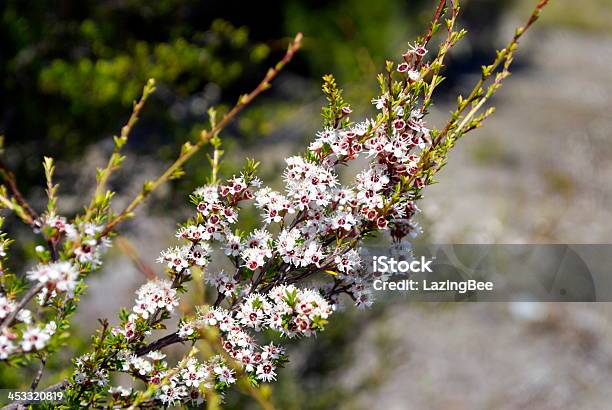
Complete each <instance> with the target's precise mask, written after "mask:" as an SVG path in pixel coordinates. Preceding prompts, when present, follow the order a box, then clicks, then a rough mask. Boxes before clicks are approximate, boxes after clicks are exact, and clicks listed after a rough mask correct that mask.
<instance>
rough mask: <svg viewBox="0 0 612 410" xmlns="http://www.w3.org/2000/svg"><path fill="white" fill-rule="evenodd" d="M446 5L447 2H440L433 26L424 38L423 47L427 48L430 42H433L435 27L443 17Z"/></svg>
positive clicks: (444, 0) (443, 0) (432, 21)
mask: <svg viewBox="0 0 612 410" xmlns="http://www.w3.org/2000/svg"><path fill="white" fill-rule="evenodd" d="M445 5H446V0H440V2H439V3H438V7H437V8H436V11H435V12H434V15H433V18H432V19H431V25H430V26H429V30H428V31H427V34H426V35H425V37H424V38H423V47H425V46H426V45H427V44H428V43H429V40H431V37H432V36H433V30H434V26H435V24H436V23H437V22H438V20H440V17H442V12H443V11H444V6H445Z"/></svg>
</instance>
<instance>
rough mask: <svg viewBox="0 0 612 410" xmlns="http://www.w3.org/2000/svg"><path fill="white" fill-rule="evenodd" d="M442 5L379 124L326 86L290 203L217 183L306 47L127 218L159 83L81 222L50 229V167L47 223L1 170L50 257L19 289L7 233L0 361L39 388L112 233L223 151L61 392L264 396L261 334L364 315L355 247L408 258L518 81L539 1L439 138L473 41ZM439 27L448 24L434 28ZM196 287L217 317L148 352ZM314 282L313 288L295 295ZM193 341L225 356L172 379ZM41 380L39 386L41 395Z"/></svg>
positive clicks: (122, 401)
mask: <svg viewBox="0 0 612 410" xmlns="http://www.w3.org/2000/svg"><path fill="white" fill-rule="evenodd" d="M445 3H446V2H445V1H440V3H439V6H438V8H437V11H436V13H435V15H434V19H433V21H432V23H431V26H430V28H429V30H428V32H427V34H426V35H425V36H423V37H421V38H420V39H419V42H418V43H415V44H413V45H410V46H409V49H408V50H407V51H406V52H405V53H404V54H403V55H402V60H401V62H400V63H399V64H396V63H393V62H391V61H388V62H387V63H386V65H385V71H386V72H385V73H383V74H382V75H380V76H379V85H380V92H379V93H378V97H376V98H374V99H373V100H372V103H373V104H374V106H375V107H376V109H377V110H378V113H377V115H376V116H375V117H373V118H370V119H365V120H364V121H361V122H357V123H355V122H352V121H351V118H350V117H349V116H350V114H351V113H352V110H351V108H350V105H349V104H347V103H346V102H345V101H344V100H343V97H342V90H340V89H339V88H338V87H337V85H336V82H335V80H334V79H333V77H332V76H331V75H327V76H325V77H324V84H323V91H324V93H325V96H326V98H327V101H328V103H329V104H328V105H327V106H326V107H324V108H323V112H322V114H323V118H324V121H323V126H322V128H321V130H320V131H319V132H318V133H317V134H316V137H315V139H314V141H313V142H312V143H311V144H310V145H309V146H308V149H307V150H306V152H305V153H304V154H303V155H297V156H292V157H289V158H287V159H286V167H285V169H284V171H283V173H282V180H283V182H284V188H283V189H279V190H277V191H275V190H272V189H271V188H270V187H266V186H262V183H261V181H260V180H259V179H258V178H257V177H256V176H255V173H256V168H257V163H255V162H254V161H251V160H248V161H247V163H246V165H245V167H244V169H243V170H242V171H241V172H240V173H239V174H238V175H234V176H233V177H231V178H229V179H227V180H225V181H223V180H222V179H221V178H220V177H219V171H220V168H219V159H220V157H221V155H222V153H223V151H222V150H221V149H220V148H221V139H220V137H219V132H220V131H221V130H222V128H223V127H224V126H225V125H226V124H227V123H229V122H230V120H231V119H232V118H233V117H234V116H235V115H236V114H237V113H238V112H239V111H240V110H241V108H242V107H243V106H244V105H245V104H247V103H249V102H250V101H251V100H252V99H253V98H255V97H256V96H257V95H259V93H261V92H262V91H263V90H265V89H266V88H268V86H269V85H270V81H271V80H272V78H274V77H275V76H276V75H277V74H278V71H279V70H280V68H282V67H283V66H284V65H285V64H286V63H287V62H288V61H289V60H290V59H291V58H292V56H293V55H294V53H295V51H296V50H297V49H298V48H299V44H300V39H301V36H297V37H296V39H295V41H294V42H293V43H291V45H290V47H289V49H288V51H287V53H286V55H285V57H284V58H283V60H281V62H280V63H279V64H278V65H277V66H275V67H274V68H273V69H271V70H270V71H268V73H267V75H266V76H265V78H264V80H263V81H262V82H261V83H260V85H259V86H258V87H257V88H256V89H255V90H253V92H251V93H250V94H246V95H243V96H242V97H241V98H240V102H239V103H238V105H237V106H236V107H234V109H232V110H230V111H229V112H228V114H226V116H225V117H224V118H223V119H222V120H221V121H217V120H216V114H215V111H214V110H211V111H210V112H209V114H210V122H211V128H210V129H209V130H203V131H202V133H201V135H200V139H199V141H198V143H197V144H190V143H186V144H184V146H183V147H182V150H181V154H180V156H179V157H178V158H177V160H176V161H175V162H174V163H173V164H172V165H170V167H169V168H168V169H167V170H166V171H165V172H163V173H162V174H161V176H160V177H159V178H157V179H155V180H152V181H147V182H145V183H144V184H143V188H142V191H141V192H140V193H139V194H138V195H137V196H136V198H135V199H133V200H132V202H130V203H129V204H128V205H127V206H126V208H125V209H124V210H123V211H121V212H119V213H115V212H114V211H113V210H112V208H111V206H110V205H111V199H112V197H113V193H112V192H110V191H108V190H107V182H108V178H109V176H110V175H111V174H112V172H113V171H115V170H116V169H118V168H119V166H120V164H121V162H122V159H123V156H122V155H121V154H120V150H121V148H122V147H123V146H124V145H125V144H126V142H127V135H128V134H129V132H130V130H131V128H132V127H133V125H134V123H135V122H136V121H137V119H138V114H139V112H140V109H141V108H142V104H143V103H144V100H146V98H147V96H148V95H149V94H150V93H151V92H153V89H154V81H152V80H151V81H150V82H149V83H148V84H147V86H145V88H144V90H143V96H142V99H141V100H140V101H139V102H137V103H136V104H135V105H134V111H133V113H132V116H131V117H130V120H129V122H128V124H127V125H126V126H125V127H124V128H123V129H122V131H121V134H120V136H118V137H115V139H114V143H115V149H114V150H113V153H112V154H111V156H110V158H109V161H108V164H107V166H106V167H105V168H101V169H99V170H98V173H97V178H96V179H97V184H96V189H95V193H94V196H93V197H92V199H91V202H90V205H88V206H87V207H86V208H85V210H84V212H83V214H82V215H77V216H76V217H75V218H74V219H72V220H71V221H69V220H67V219H66V218H64V217H61V216H59V215H58V214H57V206H56V205H57V196H56V194H57V185H54V184H53V181H52V177H53V170H54V166H53V160H52V159H50V158H45V161H44V163H43V164H44V168H45V176H46V180H47V187H46V188H47V190H46V191H47V196H48V204H47V210H46V211H45V212H44V213H43V214H41V215H39V214H37V213H36V212H35V211H34V210H33V209H32V208H31V207H30V205H29V204H27V202H25V199H24V198H23V196H22V195H21V193H20V192H19V191H18V190H17V189H16V184H15V180H14V179H13V177H12V175H11V173H10V172H6V171H5V170H3V172H1V173H0V174H1V175H0V177H1V178H3V179H5V180H6V182H8V183H7V184H6V185H7V186H9V187H10V188H11V191H12V197H11V195H10V194H8V189H7V188H6V187H5V185H4V184H2V185H0V205H2V206H4V207H6V208H9V209H11V210H13V211H15V214H16V215H18V216H19V217H20V219H22V220H23V221H24V222H26V223H27V224H28V225H29V226H31V227H32V228H33V229H34V230H35V231H36V232H37V233H40V234H41V236H42V239H43V240H44V243H45V245H44V246H43V245H39V246H37V247H36V257H37V265H36V266H34V267H33V268H32V269H30V270H29V271H28V272H27V274H26V275H21V276H17V275H15V274H11V273H9V272H7V270H6V269H5V267H4V266H3V264H2V263H3V260H4V258H5V256H6V249H7V246H8V245H9V243H10V241H9V240H8V239H6V236H5V234H4V233H2V232H0V326H1V327H0V361H8V362H9V363H11V364H21V363H27V362H28V361H29V360H32V359H36V358H38V359H40V360H41V362H42V365H43V366H42V368H41V371H40V372H39V375H40V374H42V371H43V370H44V365H45V362H46V358H47V355H48V354H50V353H52V352H53V351H54V349H53V347H55V346H58V345H60V344H61V342H58V343H54V342H55V341H56V340H61V338H60V337H56V338H54V337H53V336H54V335H56V334H61V335H66V334H67V330H68V328H69V323H70V322H69V316H70V315H72V314H73V313H74V312H75V310H76V307H77V302H78V301H79V295H80V294H81V293H82V292H83V291H84V289H85V286H83V280H84V279H85V277H86V276H87V275H88V274H89V273H91V272H92V271H93V270H95V269H96V268H98V267H99V266H100V265H101V263H102V255H103V254H104V252H105V251H106V250H107V249H108V247H109V246H110V239H109V237H112V235H113V233H114V232H115V230H116V227H117V224H119V223H120V222H122V221H124V220H126V219H128V218H129V217H131V215H132V214H133V211H134V209H135V208H136V207H137V206H138V205H139V204H140V203H141V202H142V201H144V200H145V199H146V198H147V197H148V196H149V194H150V193H151V191H152V190H154V189H156V188H157V187H158V186H160V185H161V184H163V183H165V182H167V181H168V180H169V179H171V178H174V177H176V176H180V174H181V173H182V166H183V164H184V163H185V162H186V161H187V160H188V159H189V158H190V157H192V156H193V155H194V154H195V153H196V152H197V151H198V150H199V149H200V148H201V147H203V146H205V145H207V144H205V143H206V142H209V143H210V146H212V147H213V149H214V152H213V153H212V155H211V156H210V157H209V159H210V163H211V168H212V171H211V175H210V179H209V183H208V185H205V186H203V187H201V188H198V189H196V190H195V192H194V193H193V194H192V195H191V197H190V198H191V201H192V203H193V204H194V206H195V212H194V216H193V217H192V218H191V219H190V220H188V221H187V222H186V223H184V224H183V225H182V226H181V227H180V228H179V229H178V231H177V232H176V237H177V238H178V239H179V240H180V241H181V244H179V245H178V246H174V247H171V248H169V249H167V250H165V251H163V252H161V254H160V256H159V258H158V261H159V262H160V263H162V264H163V265H164V266H165V267H166V274H167V277H168V278H167V279H155V280H151V281H149V282H148V283H146V284H144V285H143V286H142V287H141V288H140V289H138V291H137V292H136V300H135V303H134V306H133V307H132V309H131V310H126V309H124V310H122V311H121V313H120V319H121V321H120V323H119V324H118V325H116V326H115V327H110V325H109V323H108V321H106V320H101V323H102V329H101V330H100V331H99V332H98V333H97V334H96V335H95V336H94V338H93V340H92V350H91V351H90V353H88V354H85V355H83V356H81V357H80V358H78V359H76V360H75V361H74V364H75V372H74V373H73V375H72V377H70V378H69V379H67V380H66V381H64V383H61V386H62V388H65V391H66V400H67V401H66V405H65V406H64V408H76V407H83V406H88V407H95V408H98V407H101V408H102V407H104V408H107V407H112V408H128V407H129V408H135V407H137V406H142V407H152V408H156V407H162V406H173V405H179V404H190V405H200V404H201V403H202V402H203V400H204V396H203V394H206V395H207V394H208V393H211V394H218V395H220V396H223V394H224V393H225V392H226V390H227V388H228V387H229V386H231V385H232V384H234V383H236V381H237V380H238V379H239V378H243V377H244V376H246V380H247V381H249V382H250V383H252V385H254V386H257V385H258V384H260V383H264V382H270V381H273V380H275V379H276V377H277V374H276V372H277V369H278V367H279V366H280V365H282V363H284V362H285V361H286V360H287V359H286V357H285V355H284V353H283V349H282V348H281V347H280V346H277V345H275V344H272V343H267V344H266V343H265V342H264V341H262V340H259V339H264V338H265V334H264V332H263V331H264V330H267V331H275V332H278V333H280V334H281V335H282V336H284V337H287V338H298V337H308V336H313V335H315V334H316V333H317V332H320V331H322V330H324V328H325V327H326V325H327V321H328V319H329V317H330V315H331V314H332V313H333V311H334V310H335V309H336V308H337V306H338V305H340V304H341V303H343V301H353V302H354V303H355V305H357V306H358V307H367V306H370V305H371V304H372V302H373V299H372V293H371V288H372V287H371V281H372V280H373V279H374V278H375V277H376V275H377V273H376V272H369V271H368V267H367V266H366V264H365V263H364V262H363V260H364V257H363V253H362V250H361V244H362V243H363V241H364V239H365V238H368V237H371V236H374V235H376V234H381V235H388V236H389V237H390V239H391V240H392V241H393V243H394V246H399V247H405V246H406V244H407V243H409V241H410V239H411V238H413V237H414V236H415V235H417V234H418V233H419V232H420V231H421V229H420V227H419V226H418V224H417V223H416V221H415V217H416V216H417V214H418V212H419V209H418V207H417V206H416V203H417V201H418V200H419V199H420V198H421V197H422V190H423V188H424V187H425V186H427V185H429V184H431V183H433V182H434V176H435V174H436V173H437V172H438V171H439V170H440V169H441V168H442V167H443V166H444V165H445V163H446V161H447V155H448V151H449V150H450V149H451V148H452V147H453V146H454V144H455V143H456V141H457V140H458V139H459V138H461V137H462V136H463V135H464V134H465V133H466V132H469V131H471V130H473V129H476V128H478V127H479V126H480V125H481V123H482V121H483V120H484V119H486V117H487V116H488V115H490V114H491V113H492V111H491V110H488V111H485V112H484V113H478V110H479V109H480V108H481V107H483V106H484V105H485V103H486V102H487V100H488V99H489V98H491V96H492V95H493V94H494V93H495V92H496V90H497V89H498V88H499V87H500V85H501V82H502V80H503V79H504V78H506V77H507V76H508V75H509V71H508V69H509V66H510V63H511V61H512V57H513V53H514V51H515V49H516V45H517V42H518V40H519V38H520V37H521V36H522V35H523V33H524V32H525V31H526V29H528V28H529V27H530V26H531V25H532V24H533V22H534V21H535V20H536V19H537V17H538V15H539V13H540V11H541V9H542V8H543V7H544V5H545V4H546V0H542V1H541V2H540V3H539V4H538V5H537V6H536V8H535V10H534V12H533V14H532V15H531V16H530V18H529V20H528V22H527V24H526V25H525V26H524V27H522V28H521V29H519V30H517V32H516V35H515V36H514V37H513V39H512V41H511V42H510V43H509V44H508V45H507V47H506V48H505V49H503V50H502V51H500V52H498V54H497V57H496V59H495V60H494V62H493V63H492V64H491V65H490V66H484V67H483V75H482V78H481V81H480V82H479V83H478V84H477V85H476V87H475V88H474V89H473V91H472V92H470V93H469V95H468V97H467V98H459V99H458V105H457V109H456V110H455V111H454V112H453V113H452V115H451V119H450V120H449V121H448V123H447V124H446V125H445V126H444V127H442V128H440V129H433V128H432V130H430V129H429V128H428V126H427V124H426V122H425V116H426V115H427V113H428V109H429V107H430V105H431V103H432V95H433V91H434V90H435V88H436V87H437V85H438V84H439V83H440V81H441V70H442V67H443V66H444V58H445V56H446V54H447V52H448V50H449V49H450V48H451V47H453V46H454V45H455V44H456V42H457V41H458V40H459V39H460V38H461V37H462V36H463V35H464V32H463V31H455V29H454V28H453V27H454V24H455V21H456V18H457V13H458V10H459V7H458V4H457V2H451V4H450V5H449V7H444V6H445ZM441 21H445V23H446V24H445V25H441V24H439V23H440V22H441ZM441 26H445V28H446V35H445V36H444V37H443V38H442V40H441V42H440V43H439V44H440V46H439V50H438V53H437V54H436V55H434V56H432V57H429V56H428V50H427V47H428V44H429V43H430V40H431V38H432V36H433V35H434V34H436V32H438V31H442V32H444V31H445V30H438V28H439V27H441ZM487 84H488V85H487ZM350 162H352V164H351V165H353V166H352V167H350V168H349V167H347V169H349V170H353V169H355V166H363V165H365V166H363V167H362V168H361V169H360V170H359V171H358V172H356V173H355V174H354V175H352V176H351V175H345V174H342V178H340V177H339V175H340V174H339V168H340V167H341V166H345V165H349V163H350ZM345 177H346V178H345ZM341 181H342V183H341ZM249 201H251V202H249ZM250 206H254V207H255V208H256V209H257V210H258V212H259V215H260V221H259V222H260V223H258V224H257V228H255V229H252V230H251V231H247V232H243V231H240V230H238V229H236V228H237V225H238V224H237V222H238V219H239V213H240V212H241V210H243V209H245V208H248V207H250ZM0 223H1V218H0ZM219 251H223V253H224V254H225V255H226V256H227V260H225V265H222V266H223V267H224V268H225V269H224V270H219V267H221V266H219V267H217V268H215V270H214V272H211V271H212V270H213V269H211V266H214V265H216V262H217V261H215V264H213V261H212V259H213V255H220V254H221V252H219ZM227 266H231V268H227ZM24 276H25V278H27V279H28V280H29V281H30V282H32V283H31V285H30V289H29V290H28V291H24V283H27V280H24V279H23V277H24ZM200 277H203V278H204V283H205V284H207V285H209V286H210V287H212V288H213V289H208V288H206V289H204V291H203V292H202V296H203V297H204V298H205V299H206V300H209V299H208V296H209V291H212V292H214V293H215V294H216V298H213V299H212V300H214V302H212V303H211V304H210V305H207V306H204V307H200V308H196V312H197V314H196V316H195V317H193V316H185V317H180V316H179V317H174V319H176V322H175V323H178V325H177V329H176V330H175V331H174V332H173V333H171V334H167V335H165V336H163V337H161V338H159V339H157V340H153V341H151V340H149V338H150V337H151V335H153V334H154V331H158V330H160V329H165V328H167V326H168V323H164V322H166V321H168V320H169V319H171V317H172V315H176V311H177V310H178V309H176V308H177V306H178V304H179V296H180V294H182V293H184V292H187V291H188V288H187V286H186V284H187V283H188V282H190V281H192V280H193V279H194V278H200ZM306 282H307V283H308V288H302V287H300V286H301V285H300V284H303V283H306ZM26 288H27V287H26ZM344 295H346V297H344ZM34 300H36V301H38V303H39V306H38V307H37V311H36V315H35V316H34V317H35V318H36V322H34V321H33V315H32V313H31V312H30V310H28V309H26V307H27V306H28V304H29V303H30V302H31V301H34ZM211 327H214V328H215V329H211ZM209 333H210V334H209ZM210 335H212V336H214V337H212V338H209V337H208V336H210ZM219 335H220V337H219V338H216V336H219ZM209 339H215V340H209ZM197 341H199V342H200V343H208V344H209V345H210V347H211V348H212V350H211V351H214V352H215V353H219V352H220V353H222V355H217V356H213V357H210V355H209V356H208V357H203V358H201V359H198V358H196V357H195V355H196V353H197V352H196V349H195V348H194V349H192V351H191V352H190V353H189V354H188V355H186V356H184V357H183V359H182V360H180V361H179V362H178V364H177V365H176V366H174V367H173V366H171V365H169V364H168V362H167V361H166V360H164V359H165V355H164V354H163V353H161V351H160V349H163V348H164V347H166V346H169V345H171V344H174V343H186V342H190V343H194V344H195V343H196V342H197ZM24 358H25V360H23V359H24ZM113 373H125V374H128V375H130V376H132V377H133V378H135V379H139V380H140V381H142V382H144V383H145V386H146V389H145V390H138V389H136V388H135V387H123V386H115V387H110V386H109V383H110V380H111V378H112V376H113ZM39 380H40V377H39V378H38V379H37V380H35V381H34V383H33V384H32V389H33V390H35V389H36V387H37V383H38V381H39Z"/></svg>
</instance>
